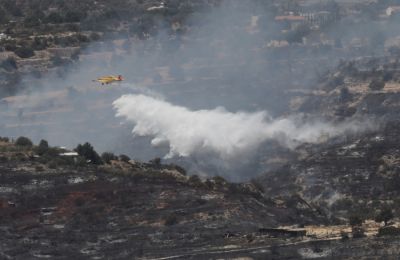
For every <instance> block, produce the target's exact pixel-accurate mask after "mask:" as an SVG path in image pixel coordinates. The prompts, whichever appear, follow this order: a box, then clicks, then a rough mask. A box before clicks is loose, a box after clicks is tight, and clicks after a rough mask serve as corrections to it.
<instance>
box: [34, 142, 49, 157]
mask: <svg viewBox="0 0 400 260" xmlns="http://www.w3.org/2000/svg"><path fill="white" fill-rule="evenodd" d="M48 150H49V143H48V142H47V141H46V140H43V139H42V140H40V142H39V145H38V147H37V148H36V153H37V154H38V155H43V154H45V153H46V152H47V151H48Z"/></svg>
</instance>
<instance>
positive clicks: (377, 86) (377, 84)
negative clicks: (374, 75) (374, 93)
mask: <svg viewBox="0 0 400 260" xmlns="http://www.w3.org/2000/svg"><path fill="white" fill-rule="evenodd" d="M368 87H369V88H370V89H371V90H382V89H383V88H384V87H385V82H384V81H383V80H377V79H374V80H372V81H371V83H369V86H368Z"/></svg>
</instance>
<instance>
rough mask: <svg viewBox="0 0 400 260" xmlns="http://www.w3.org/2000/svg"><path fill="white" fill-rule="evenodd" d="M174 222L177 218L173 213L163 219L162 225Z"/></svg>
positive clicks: (170, 224) (169, 224)
mask: <svg viewBox="0 0 400 260" xmlns="http://www.w3.org/2000/svg"><path fill="white" fill-rule="evenodd" d="M176 223H178V218H177V217H176V215H175V214H171V215H169V216H168V217H167V218H166V219H165V222H164V225H166V226H172V225H175V224H176Z"/></svg>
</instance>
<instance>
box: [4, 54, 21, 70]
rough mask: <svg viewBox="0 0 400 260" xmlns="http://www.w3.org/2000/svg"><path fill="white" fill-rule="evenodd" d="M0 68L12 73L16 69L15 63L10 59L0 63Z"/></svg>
mask: <svg viewBox="0 0 400 260" xmlns="http://www.w3.org/2000/svg"><path fill="white" fill-rule="evenodd" d="M0 66H1V67H2V68H3V69H5V70H6V71H14V70H16V69H17V68H18V66H17V62H16V61H15V59H14V58H12V57H9V58H7V59H6V60H4V61H2V62H1V64H0Z"/></svg>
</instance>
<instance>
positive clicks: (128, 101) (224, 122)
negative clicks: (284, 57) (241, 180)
mask: <svg viewBox="0 0 400 260" xmlns="http://www.w3.org/2000/svg"><path fill="white" fill-rule="evenodd" d="M113 104H114V108H115V109H116V110H117V116H119V117H124V118H125V119H126V120H128V121H129V122H131V123H133V124H135V127H134V128H133V131H132V132H133V134H134V135H138V136H151V137H152V138H153V139H152V140H151V144H152V145H154V146H157V145H161V144H167V145H168V146H169V153H168V154H167V155H165V157H166V158H173V157H176V156H177V157H179V156H182V157H189V156H191V155H201V154H207V153H209V152H212V153H214V154H216V155H218V156H219V158H220V159H222V160H232V159H238V158H239V157H247V156H248V155H249V154H250V153H251V151H254V150H256V149H257V148H258V146H259V145H261V144H262V143H263V142H264V141H266V140H269V139H277V140H279V141H280V142H281V144H282V145H285V146H287V147H288V148H295V147H296V146H297V145H298V144H300V143H317V142H319V141H321V139H322V138H323V137H326V138H327V137H333V136H336V135H339V134H343V133H345V132H349V131H353V132H355V131H360V129H361V127H363V128H364V129H365V126H366V124H361V125H360V124H357V123H355V122H351V123H350V122H347V123H341V124H338V125H333V124H330V123H323V122H304V121H302V120H296V117H294V116H292V117H291V118H280V119H273V118H271V117H270V116H269V115H268V113H267V112H266V111H260V112H253V113H247V112H236V113H232V112H229V111H227V110H225V109H224V108H222V107H218V108H215V109H212V110H190V109H188V108H185V107H181V106H176V105H173V104H171V103H169V102H167V101H164V100H160V99H157V98H153V97H150V96H145V95H124V96H122V97H121V98H119V99H118V100H116V101H115V102H114V103H113ZM296 121H299V122H296Z"/></svg>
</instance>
